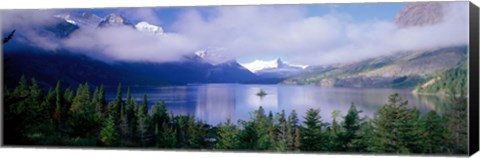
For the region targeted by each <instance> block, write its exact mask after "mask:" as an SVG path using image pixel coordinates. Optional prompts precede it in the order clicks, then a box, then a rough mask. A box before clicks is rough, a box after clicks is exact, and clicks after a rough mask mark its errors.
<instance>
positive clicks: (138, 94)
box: [106, 84, 445, 125]
mask: <svg viewBox="0 0 480 158" xmlns="http://www.w3.org/2000/svg"><path fill="white" fill-rule="evenodd" d="M260 89H263V90H264V91H265V92H266V93H267V95H266V96H264V97H259V96H257V95H256V94H257V93H258V92H259V91H260ZM106 90H107V94H106V97H107V100H112V99H113V98H115V95H116V89H115V88H111V89H110V88H107V89H106ZM123 92H124V93H123V95H124V97H126V90H124V91H123ZM131 93H132V96H133V97H134V98H136V99H137V100H138V101H139V102H141V99H142V97H143V94H147V96H148V102H149V106H152V105H153V104H154V102H156V101H161V100H164V101H165V103H166V106H167V110H168V111H169V112H171V113H173V114H174V115H179V114H181V115H186V114H190V115H195V117H196V118H197V119H201V120H203V121H206V122H207V123H209V124H212V125H216V124H218V123H220V122H224V121H225V120H226V119H227V118H231V119H232V121H235V122H236V120H238V119H242V120H247V119H249V118H250V113H251V112H252V111H254V110H256V109H258V107H260V106H262V107H263V108H264V109H265V111H266V112H267V114H268V112H269V111H272V112H273V114H275V113H276V112H281V110H282V109H283V110H285V112H286V114H287V115H288V114H289V113H290V112H291V111H292V110H296V111H297V113H298V114H299V119H300V120H301V121H302V120H303V116H304V114H305V112H306V111H307V109H309V108H319V109H320V114H321V117H322V119H323V120H324V121H328V122H331V120H332V118H331V113H332V112H333V111H334V110H338V111H340V114H341V116H344V115H345V114H346V113H347V111H348V109H349V107H350V105H351V103H352V102H353V103H355V105H356V106H357V109H359V110H362V111H363V112H362V113H361V116H367V117H370V118H373V116H374V113H375V112H376V111H377V110H378V109H379V108H380V107H381V106H383V105H384V104H385V103H387V100H388V96H389V95H390V94H393V93H399V94H400V96H401V97H402V98H404V99H406V100H408V103H409V104H408V106H409V107H415V108H417V109H418V110H419V111H420V112H421V113H423V114H424V113H426V112H428V111H430V110H436V111H438V112H440V113H442V112H443V111H444V110H443V109H444V107H445V105H444V104H445V101H444V99H442V98H439V97H436V96H418V95H414V94H412V93H410V90H405V89H364V88H362V89H351V88H324V87H315V86H297V85H244V84H201V85H186V86H170V87H152V88H135V87H132V88H131Z"/></svg>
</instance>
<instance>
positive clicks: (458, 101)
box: [447, 89, 468, 154]
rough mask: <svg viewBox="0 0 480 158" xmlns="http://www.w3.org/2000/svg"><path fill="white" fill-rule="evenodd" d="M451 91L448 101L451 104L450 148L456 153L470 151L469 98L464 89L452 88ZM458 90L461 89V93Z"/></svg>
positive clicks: (449, 118)
mask: <svg viewBox="0 0 480 158" xmlns="http://www.w3.org/2000/svg"><path fill="white" fill-rule="evenodd" d="M450 91H451V94H450V99H449V101H448V102H449V103H450V104H451V106H450V107H451V109H449V110H448V112H447V116H448V122H447V128H448V132H449V133H450V134H449V135H450V138H451V140H450V142H451V143H450V146H451V147H450V148H451V149H452V152H453V153H456V154H464V153H468V131H467V130H468V122H467V117H468V113H467V110H468V108H467V105H468V100H467V97H466V96H465V94H464V91H463V90H455V89H452V90H450ZM457 91H460V94H458V93H457Z"/></svg>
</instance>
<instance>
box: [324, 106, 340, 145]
mask: <svg viewBox="0 0 480 158" xmlns="http://www.w3.org/2000/svg"><path fill="white" fill-rule="evenodd" d="M338 115H340V111H338V110H334V111H333V112H332V118H333V120H332V125H331V126H330V128H327V133H328V137H327V138H326V139H327V140H326V141H327V142H328V147H327V149H328V151H344V149H343V148H342V145H343V144H342V143H343V142H342V141H341V140H340V139H341V130H340V125H339V124H338V122H337V118H338Z"/></svg>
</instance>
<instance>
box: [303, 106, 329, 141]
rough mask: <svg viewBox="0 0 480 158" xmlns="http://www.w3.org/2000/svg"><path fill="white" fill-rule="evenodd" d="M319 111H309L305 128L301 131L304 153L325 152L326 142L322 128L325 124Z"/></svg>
mask: <svg viewBox="0 0 480 158" xmlns="http://www.w3.org/2000/svg"><path fill="white" fill-rule="evenodd" d="M319 113H320V111H319V110H318V109H312V108H310V109H308V110H307V113H306V116H305V121H304V122H303V123H304V124H305V127H304V128H302V130H301V133H300V134H301V138H300V144H301V145H300V149H301V150H304V151H322V150H324V143H326V142H325V140H324V138H323V136H322V135H323V131H322V128H324V127H325V124H324V123H323V122H322V120H321V116H320V115H319Z"/></svg>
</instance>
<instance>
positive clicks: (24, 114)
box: [3, 77, 468, 154]
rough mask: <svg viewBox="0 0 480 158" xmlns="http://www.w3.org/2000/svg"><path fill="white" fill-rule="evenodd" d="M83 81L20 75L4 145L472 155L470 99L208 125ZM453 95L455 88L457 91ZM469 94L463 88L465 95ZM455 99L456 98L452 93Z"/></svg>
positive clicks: (393, 100) (8, 102)
mask: <svg viewBox="0 0 480 158" xmlns="http://www.w3.org/2000/svg"><path fill="white" fill-rule="evenodd" d="M90 86H91V85H89V84H87V83H85V84H80V85H79V86H78V88H77V89H76V91H74V90H73V89H71V88H66V89H65V88H62V87H61V86H60V82H58V83H57V86H56V87H55V88H54V89H49V90H48V92H44V91H43V90H42V88H41V87H40V86H39V84H38V83H37V82H36V80H35V79H31V80H30V81H27V80H26V79H25V77H21V78H20V81H19V83H18V85H17V86H16V87H15V88H14V89H12V90H9V89H7V88H5V89H4V96H3V99H4V107H3V109H4V127H3V129H4V135H3V138H4V139H3V140H4V145H23V146H25V145H36V146H39V145H40V146H41V145H45V146H83V147H122V148H131V147H141V148H144V149H150V148H151V149H197V150H198V149H208V150H229V151H269V152H336V153H338V152H349V153H353V152H357V153H401V154H466V153H468V146H467V140H468V135H467V134H468V133H467V99H466V97H465V95H464V94H463V93H460V94H459V95H451V97H450V99H449V101H448V104H450V105H451V109H449V110H447V113H446V114H443V115H440V114H437V112H435V111H430V112H428V113H427V114H425V115H420V113H419V111H418V110H416V109H412V108H409V107H408V106H407V105H408V101H406V100H403V99H402V98H401V97H400V96H399V95H398V94H392V95H390V97H389V99H388V102H387V103H385V105H384V106H382V107H381V108H380V109H379V110H378V111H377V112H376V114H375V116H374V117H373V118H367V117H365V118H360V116H359V114H360V113H361V112H362V111H360V110H358V109H356V107H355V104H354V103H352V104H351V107H350V109H349V110H348V112H347V114H346V115H345V116H339V112H338V111H335V112H333V113H332V118H333V121H332V122H325V121H323V120H322V118H321V116H320V115H319V110H321V109H309V110H308V111H307V113H306V115H305V117H304V118H301V119H302V120H300V119H299V118H298V116H297V113H296V111H295V110H293V111H291V112H290V113H289V114H288V115H287V114H286V112H285V111H284V110H282V111H281V112H279V113H275V114H273V113H272V112H271V111H270V112H269V113H267V112H266V111H265V110H264V109H263V108H262V107H259V108H258V109H257V110H255V111H253V112H251V113H250V119H249V120H238V121H237V123H235V122H232V120H230V119H227V120H226V121H225V122H223V123H220V124H218V125H215V126H212V125H208V124H206V123H204V122H202V121H200V120H196V119H195V117H194V116H192V115H187V116H185V115H176V116H175V115H173V114H169V112H168V111H167V109H166V106H165V103H164V102H163V101H162V102H157V103H155V104H154V105H153V106H152V107H151V108H150V109H148V107H149V106H148V102H147V96H146V95H144V96H143V100H142V101H141V102H140V103H138V102H137V101H135V99H134V98H132V96H131V94H130V89H128V91H127V93H126V99H125V100H124V99H122V98H123V96H124V92H122V87H121V85H120V84H119V86H118V91H117V97H116V98H115V99H114V100H112V101H111V102H107V101H106V99H105V91H104V87H103V85H102V86H99V87H95V89H94V91H93V94H92V93H91V91H90V90H91V88H92V87H90ZM452 92H454V91H452ZM460 92H462V91H460ZM453 94H455V93H453Z"/></svg>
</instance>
